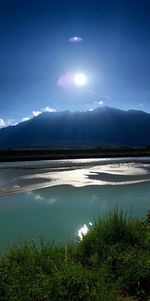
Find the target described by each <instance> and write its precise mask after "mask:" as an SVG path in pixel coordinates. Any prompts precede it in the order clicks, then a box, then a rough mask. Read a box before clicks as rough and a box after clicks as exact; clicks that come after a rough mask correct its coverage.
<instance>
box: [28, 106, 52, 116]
mask: <svg viewBox="0 0 150 301" xmlns="http://www.w3.org/2000/svg"><path fill="white" fill-rule="evenodd" d="M42 112H56V110H55V109H53V108H51V107H49V106H47V107H45V108H43V109H42V111H32V115H33V117H36V116H38V115H39V114H41V113H42Z"/></svg>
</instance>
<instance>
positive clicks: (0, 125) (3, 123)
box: [0, 118, 17, 128]
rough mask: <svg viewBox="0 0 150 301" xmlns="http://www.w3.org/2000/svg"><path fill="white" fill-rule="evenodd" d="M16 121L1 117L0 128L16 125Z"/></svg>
mask: <svg viewBox="0 0 150 301" xmlns="http://www.w3.org/2000/svg"><path fill="white" fill-rule="evenodd" d="M16 124H17V122H16V121H15V120H14V119H8V120H4V119H3V118H0V128H4V127H7V126H10V125H16Z"/></svg>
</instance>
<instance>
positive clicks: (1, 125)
mask: <svg viewBox="0 0 150 301" xmlns="http://www.w3.org/2000/svg"><path fill="white" fill-rule="evenodd" d="M4 126H6V122H5V121H4V119H3V118H0V128H2V127H4Z"/></svg>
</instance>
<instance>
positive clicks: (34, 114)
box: [32, 111, 42, 117]
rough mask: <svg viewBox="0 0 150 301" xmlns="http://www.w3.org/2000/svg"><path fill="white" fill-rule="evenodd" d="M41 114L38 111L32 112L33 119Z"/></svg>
mask: <svg viewBox="0 0 150 301" xmlns="http://www.w3.org/2000/svg"><path fill="white" fill-rule="evenodd" d="M41 113H42V112H40V111H32V115H33V117H36V116H38V115H40V114H41Z"/></svg>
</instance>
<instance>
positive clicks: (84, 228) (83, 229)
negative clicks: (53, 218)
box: [78, 222, 92, 240]
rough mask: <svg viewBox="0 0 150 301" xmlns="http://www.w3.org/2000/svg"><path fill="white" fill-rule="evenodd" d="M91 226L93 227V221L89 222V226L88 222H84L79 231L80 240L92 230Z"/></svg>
mask: <svg viewBox="0 0 150 301" xmlns="http://www.w3.org/2000/svg"><path fill="white" fill-rule="evenodd" d="M90 227H92V223H91V222H89V223H88V226H87V225H86V224H84V225H83V226H82V227H81V228H80V229H79V231H78V238H79V240H82V239H83V236H85V235H86V234H87V233H88V231H89V230H90Z"/></svg>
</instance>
